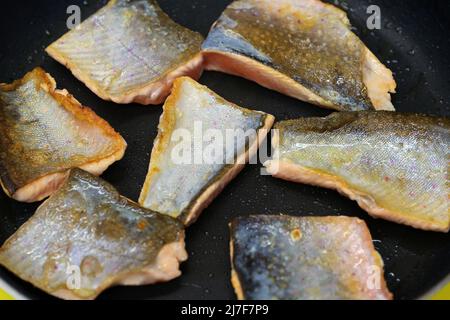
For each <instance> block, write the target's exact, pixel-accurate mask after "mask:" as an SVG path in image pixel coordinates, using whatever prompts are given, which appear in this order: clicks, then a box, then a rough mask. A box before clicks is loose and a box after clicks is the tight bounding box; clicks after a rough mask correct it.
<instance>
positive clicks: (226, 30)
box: [202, 0, 396, 111]
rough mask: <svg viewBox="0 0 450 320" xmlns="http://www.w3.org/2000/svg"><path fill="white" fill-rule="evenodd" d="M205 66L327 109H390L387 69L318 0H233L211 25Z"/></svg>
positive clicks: (392, 83) (331, 9) (329, 7)
mask: <svg viewBox="0 0 450 320" xmlns="http://www.w3.org/2000/svg"><path fill="white" fill-rule="evenodd" d="M202 50H203V55H204V57H205V67H206V69H208V70H215V71H222V72H227V73H230V74H234V75H238V76H242V77H245V78H247V79H250V80H253V81H256V82H257V83H259V84H261V85H263V86H265V87H267V88H270V89H273V90H276V91H279V92H281V93H284V94H286V95H289V96H292V97H294V98H298V99H300V100H304V101H307V102H310V103H313V104H316V105H319V106H323V107H326V108H332V109H337V110H351V111H354V110H370V109H377V110H378V109H385V110H393V109H394V108H393V106H392V104H391V102H390V95H389V92H395V87H396V85H395V81H394V80H393V77H392V72H390V70H388V69H387V68H386V67H384V66H383V65H382V64H381V63H380V62H379V61H378V59H376V58H375V56H374V55H373V54H372V53H371V52H370V50H368V49H367V48H366V47H365V46H364V44H363V43H362V42H361V41H360V40H359V39H358V37H357V36H356V35H354V34H353V33H352V32H351V30H350V23H349V21H348V19H347V17H346V14H345V12H343V11H341V10H340V9H338V8H336V7H334V6H332V5H329V4H325V3H322V2H320V1H318V0H305V1H294V0H279V1H270V0H260V1H259V0H238V1H234V2H233V3H232V4H230V5H229V6H228V7H227V9H226V10H225V11H224V12H223V14H222V16H221V17H220V18H219V20H218V21H217V22H216V23H215V24H214V25H213V27H212V28H211V31H210V33H209V35H208V37H207V39H206V40H205V42H204V44H203V46H202Z"/></svg>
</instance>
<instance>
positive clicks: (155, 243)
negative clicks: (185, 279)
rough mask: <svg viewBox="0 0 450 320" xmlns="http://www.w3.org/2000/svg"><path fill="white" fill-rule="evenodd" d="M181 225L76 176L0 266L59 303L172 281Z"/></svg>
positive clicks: (4, 253) (182, 256)
mask: <svg viewBox="0 0 450 320" xmlns="http://www.w3.org/2000/svg"><path fill="white" fill-rule="evenodd" d="M186 259H187V254H186V251H185V249H184V229H183V225H182V224H181V223H180V222H178V221H177V220H175V219H172V218H170V217H168V216H165V215H161V214H158V213H155V212H152V211H151V210H147V209H144V208H141V207H139V206H138V205H137V204H136V203H134V202H132V201H130V200H128V199H126V198H124V197H122V196H120V195H119V194H118V192H117V191H116V190H115V189H114V187H113V186H111V185H110V184H108V183H107V182H105V181H103V180H101V179H100V178H97V177H95V176H93V175H91V174H89V173H87V172H85V171H82V170H80V169H74V170H72V172H71V174H70V176H69V178H68V179H67V181H66V182H65V183H64V185H63V186H62V187H61V188H60V189H59V190H58V191H57V192H56V193H55V194H54V195H52V196H51V197H50V198H49V199H47V200H46V201H45V202H44V203H43V204H42V205H41V206H40V207H39V208H38V209H37V211H36V213H35V214H34V216H33V217H32V218H31V219H30V220H29V221H27V222H26V223H25V224H24V225H23V226H22V227H21V228H20V229H19V230H18V231H17V232H16V233H15V234H14V235H12V237H11V238H10V239H8V240H7V241H6V243H5V244H4V245H3V246H2V247H1V248H0V264H1V265H3V266H4V267H6V268H7V269H9V270H10V271H12V272H13V273H15V274H16V275H17V276H19V277H20V278H21V279H23V280H25V281H28V282H30V283H32V284H33V285H34V286H36V287H38V288H39V289H41V290H44V291H45V292H47V293H49V294H51V295H54V296H56V297H59V298H64V299H93V298H95V297H97V295H99V294H100V293H101V292H102V291H103V290H105V289H107V288H108V287H111V286H113V285H143V284H152V283H155V282H161V281H168V280H171V279H173V278H175V277H178V276H179V275H180V274H181V272H180V271H179V263H180V261H184V260H186Z"/></svg>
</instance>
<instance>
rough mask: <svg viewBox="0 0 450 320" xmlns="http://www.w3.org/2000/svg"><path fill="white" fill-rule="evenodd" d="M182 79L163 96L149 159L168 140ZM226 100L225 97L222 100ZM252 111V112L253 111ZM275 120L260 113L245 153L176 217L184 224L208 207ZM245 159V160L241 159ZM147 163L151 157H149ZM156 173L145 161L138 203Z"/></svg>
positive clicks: (159, 152) (223, 170)
mask: <svg viewBox="0 0 450 320" xmlns="http://www.w3.org/2000/svg"><path fill="white" fill-rule="evenodd" d="M182 81H183V77H181V78H179V79H177V80H176V81H175V83H174V86H173V90H172V93H171V95H170V96H169V97H168V98H167V100H166V102H165V103H164V107H163V110H164V111H163V114H162V116H161V119H160V124H159V127H160V128H163V130H161V129H160V130H158V135H157V137H156V139H155V141H154V144H153V149H152V152H151V156H150V159H153V158H156V157H157V156H158V155H159V154H161V153H163V152H164V150H163V148H164V147H165V146H166V145H167V144H168V142H169V141H170V128H171V127H173V125H174V123H175V114H174V112H173V111H174V110H175V108H176V103H177V101H178V100H179V95H180V94H181V82H182ZM195 85H196V86H197V87H199V88H201V89H202V90H203V89H204V88H206V90H208V92H210V93H211V94H213V95H214V96H216V97H217V98H218V99H220V100H225V99H224V98H222V97H220V96H219V95H218V94H216V93H215V92H213V91H212V90H210V89H209V88H208V87H206V86H203V85H201V84H199V83H197V82H195ZM225 101H226V100H225ZM226 103H228V104H231V105H233V106H235V107H236V108H239V109H243V108H241V107H239V106H237V105H235V104H233V103H231V102H229V101H226ZM255 112H256V111H255ZM274 121H275V117H274V116H272V115H270V114H264V120H263V123H262V125H261V127H260V128H258V134H257V137H256V139H255V141H254V142H253V144H252V145H250V146H248V147H247V148H246V150H245V152H243V153H241V154H240V155H239V156H238V157H237V158H236V160H235V163H234V164H230V165H227V166H225V167H224V168H223V169H222V172H221V174H219V176H218V178H217V179H216V180H215V181H214V182H213V183H212V184H210V185H209V186H207V187H206V188H204V189H202V190H201V191H200V192H199V194H197V196H196V199H195V200H194V201H193V202H192V203H191V204H190V205H189V207H188V208H187V209H185V210H184V212H182V213H181V214H180V216H179V217H178V218H179V219H180V220H181V221H183V223H184V224H185V225H186V226H189V225H191V224H192V223H194V222H195V221H196V220H197V218H198V217H199V215H200V214H201V212H202V211H203V210H204V209H205V208H206V207H208V205H209V204H210V203H211V202H212V201H213V200H214V198H215V197H217V195H219V194H220V192H221V191H222V190H223V189H224V188H225V186H226V185H227V184H228V183H229V182H230V181H231V180H233V179H234V178H235V177H236V176H237V175H238V174H239V172H240V171H241V170H242V169H243V168H244V167H245V164H243V163H247V162H248V161H249V159H250V158H251V157H253V156H254V155H255V154H256V152H257V151H258V148H259V146H260V145H261V144H262V142H263V141H264V139H265V137H266V135H267V133H268V131H269V130H270V129H271V128H272V126H273V123H274ZM244 160H245V161H244ZM150 163H151V160H150ZM155 173H157V170H156V171H155V170H152V167H151V166H150V164H149V171H148V173H147V177H146V179H145V182H144V186H143V187H142V191H141V194H140V197H139V203H140V204H141V205H142V204H143V202H144V201H145V195H147V193H148V188H149V186H150V181H151V179H152V177H153V175H154V174H155Z"/></svg>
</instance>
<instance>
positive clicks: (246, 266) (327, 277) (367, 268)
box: [230, 216, 392, 300]
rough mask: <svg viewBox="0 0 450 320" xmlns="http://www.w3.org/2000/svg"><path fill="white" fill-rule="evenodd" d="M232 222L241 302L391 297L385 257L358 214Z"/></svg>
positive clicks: (236, 285)
mask: <svg viewBox="0 0 450 320" xmlns="http://www.w3.org/2000/svg"><path fill="white" fill-rule="evenodd" d="M230 226H231V264H232V268H233V270H232V284H233V286H234V288H235V291H236V293H237V296H238V298H239V299H240V300H243V299H248V300H269V299H290V300H349V299H351V300H354V299H362V300H385V299H392V294H391V293H390V292H389V290H388V288H387V286H386V282H385V280H384V277H383V260H382V259H381V257H380V255H379V254H378V252H377V251H376V250H375V248H374V246H373V244H372V238H371V236H370V232H369V230H368V229H367V226H366V224H365V223H364V221H362V220H360V219H358V218H350V217H344V216H340V217H291V216H249V217H240V218H237V219H235V220H234V221H233V222H232V223H231V225H230Z"/></svg>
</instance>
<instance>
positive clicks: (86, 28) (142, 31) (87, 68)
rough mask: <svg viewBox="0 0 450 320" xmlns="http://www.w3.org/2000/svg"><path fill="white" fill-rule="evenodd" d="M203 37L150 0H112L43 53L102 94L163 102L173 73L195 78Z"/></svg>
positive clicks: (120, 100)
mask: <svg viewBox="0 0 450 320" xmlns="http://www.w3.org/2000/svg"><path fill="white" fill-rule="evenodd" d="M202 41H203V37H202V36H201V35H200V34H198V33H196V32H193V31H191V30H188V29H186V28H184V27H182V26H180V25H178V24H177V23H175V22H174V21H172V20H171V19H170V18H169V17H168V16H167V15H166V14H165V13H164V12H163V11H162V10H161V8H160V7H159V6H158V4H157V2H156V1H155V0H131V1H129V0H111V1H110V2H109V3H108V4H107V5H106V6H105V7H103V8H102V9H100V10H99V11H98V12H97V13H95V14H94V15H93V16H91V17H90V18H88V19H87V20H86V21H84V22H83V23H82V24H81V25H79V26H78V27H76V28H75V29H73V30H71V31H70V32H68V33H67V34H65V35H64V36H62V37H61V38H60V39H58V40H57V41H55V42H54V43H52V44H51V45H50V46H49V47H48V48H47V52H48V54H49V55H50V56H52V57H53V58H54V59H56V60H57V61H59V62H60V63H62V64H64V65H65V66H67V67H68V68H69V69H70V70H71V71H72V73H73V74H74V75H75V76H76V77H77V78H78V79H80V80H81V81H82V82H84V83H85V84H86V86H88V87H89V89H91V90H92V91H93V92H94V93H95V94H97V95H98V96H99V97H101V98H102V99H105V100H112V101H114V102H116V103H131V102H137V103H141V104H144V105H147V104H160V103H162V102H163V101H164V100H165V98H166V97H167V96H168V95H169V93H170V89H171V87H172V82H173V80H174V79H176V78H177V77H179V76H183V75H188V76H191V77H193V78H199V77H200V75H201V73H202V70H203V68H202V56H201V54H200V47H201V43H202Z"/></svg>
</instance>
